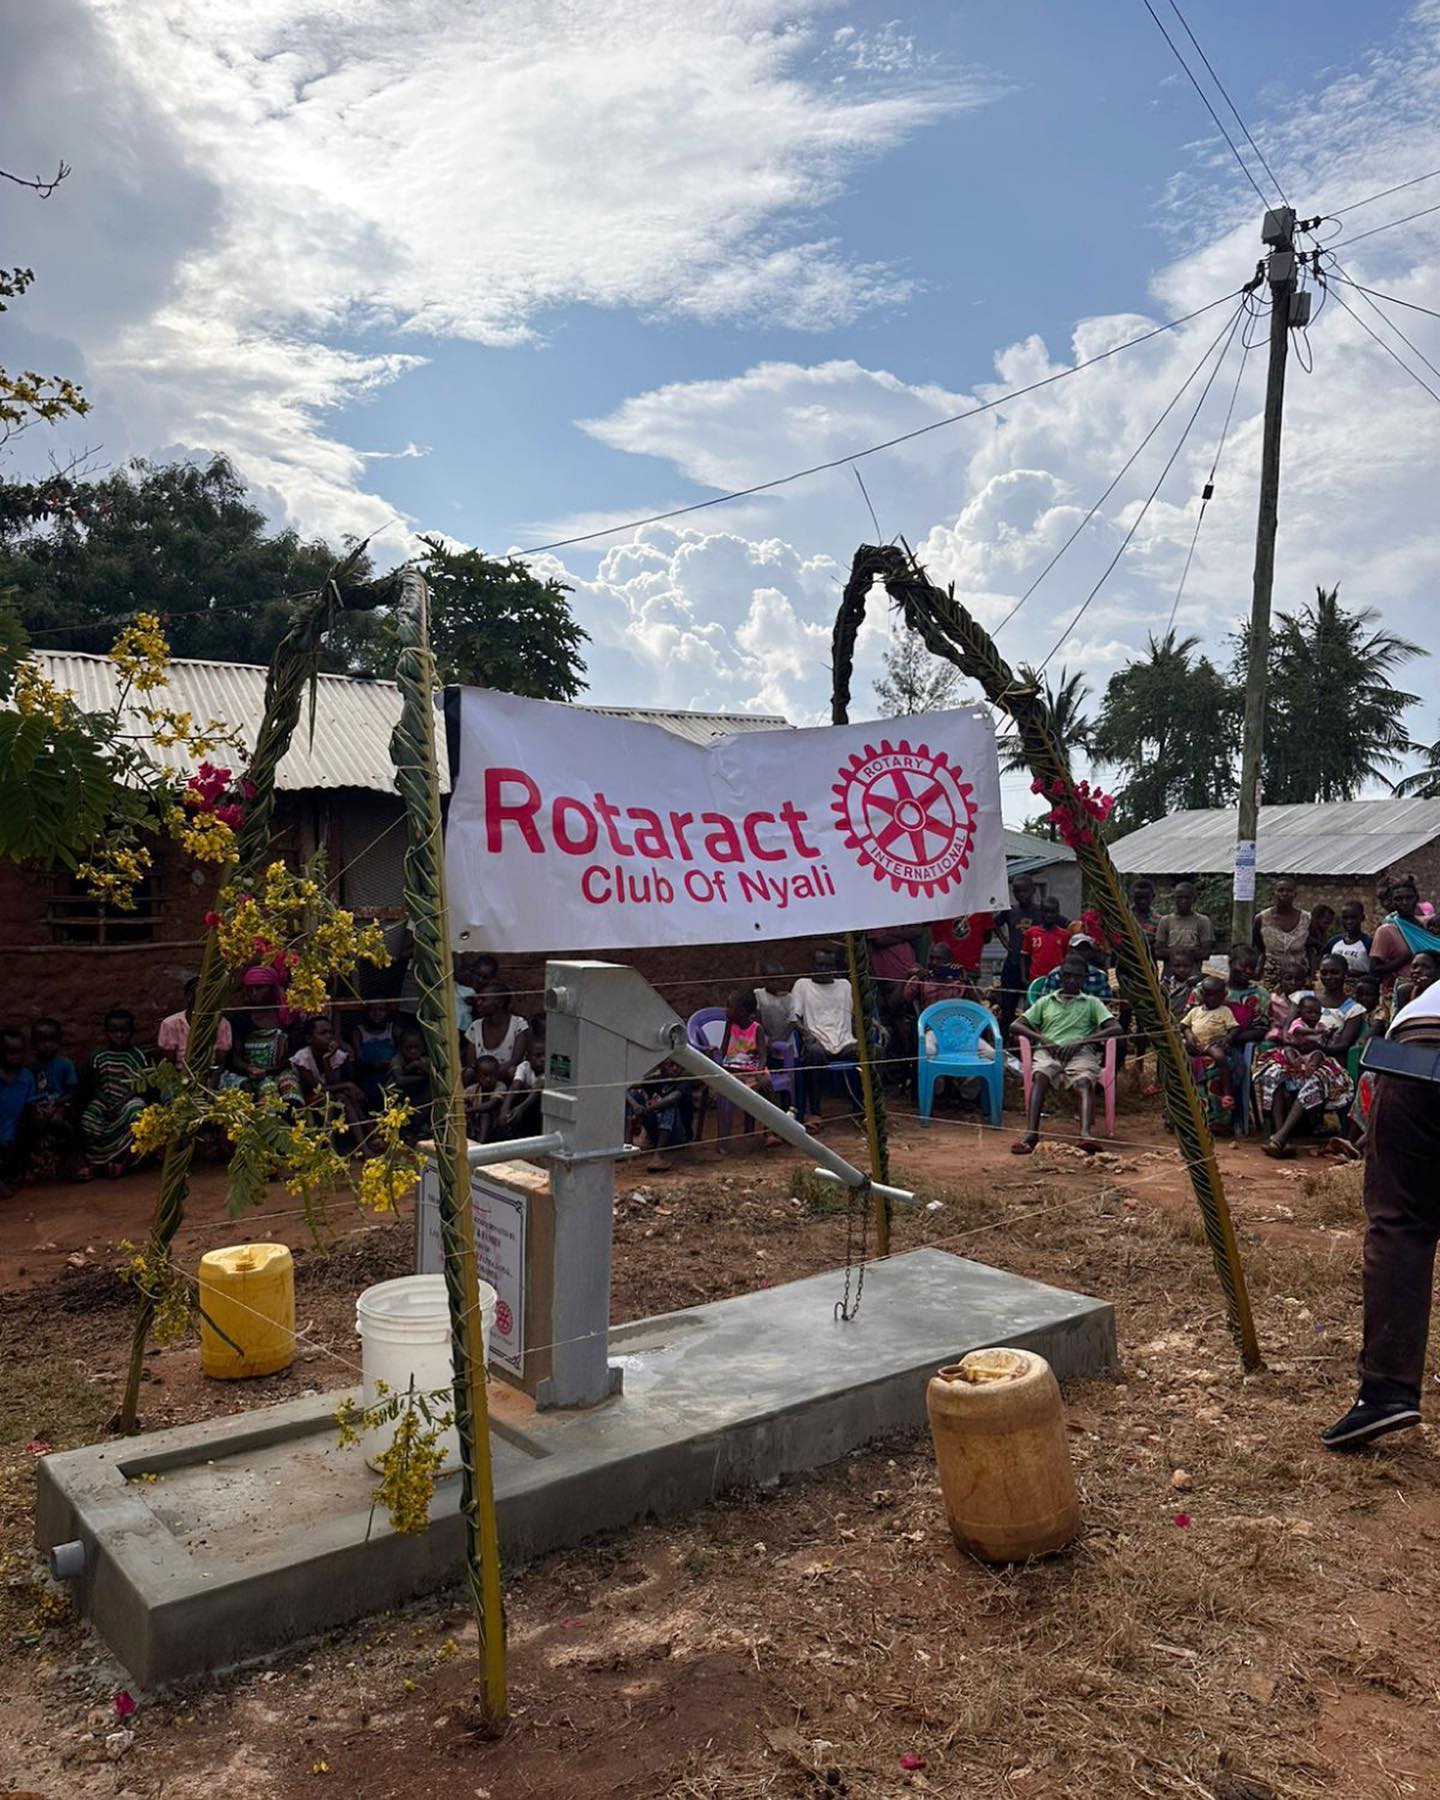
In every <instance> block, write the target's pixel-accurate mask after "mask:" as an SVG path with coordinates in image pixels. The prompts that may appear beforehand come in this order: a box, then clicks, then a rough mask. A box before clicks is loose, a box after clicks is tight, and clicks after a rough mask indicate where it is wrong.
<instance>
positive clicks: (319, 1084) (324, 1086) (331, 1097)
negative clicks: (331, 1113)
mask: <svg viewBox="0 0 1440 1800" xmlns="http://www.w3.org/2000/svg"><path fill="white" fill-rule="evenodd" d="M349 1061H350V1052H349V1051H348V1050H346V1049H344V1048H343V1047H342V1046H341V1045H339V1044H337V1043H336V1042H335V1027H334V1026H333V1025H332V1024H331V1023H330V1020H329V1019H328V1018H326V1017H325V1016H324V1015H323V1014H322V1015H321V1016H320V1017H319V1018H315V1019H310V1020H308V1021H307V1022H306V1025H305V1042H304V1043H303V1044H302V1045H301V1047H300V1048H299V1049H298V1050H297V1051H296V1052H295V1054H294V1055H293V1056H292V1057H291V1058H290V1067H291V1068H292V1069H293V1070H294V1071H295V1075H296V1077H297V1079H298V1080H299V1083H300V1091H301V1093H302V1094H303V1095H304V1096H305V1103H306V1105H307V1106H314V1107H319V1108H322V1109H323V1108H324V1107H325V1106H326V1105H327V1103H328V1102H333V1103H334V1105H335V1107H336V1108H337V1110H338V1111H340V1112H341V1113H342V1114H343V1115H344V1118H345V1137H346V1142H347V1143H348V1144H350V1145H351V1146H352V1147H353V1148H356V1149H358V1148H359V1145H360V1141H361V1139H362V1137H363V1135H364V1134H363V1132H362V1130H361V1126H362V1124H363V1121H364V1119H365V1117H366V1111H367V1108H366V1104H365V1095H364V1092H363V1091H362V1090H361V1088H360V1087H359V1086H357V1084H356V1083H355V1082H353V1081H352V1080H351V1079H350V1073H349V1070H348V1068H347V1066H346V1065H347V1064H348V1063H349Z"/></svg>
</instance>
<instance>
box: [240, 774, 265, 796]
mask: <svg viewBox="0 0 1440 1800" xmlns="http://www.w3.org/2000/svg"><path fill="white" fill-rule="evenodd" d="M240 792H241V793H242V794H243V795H244V796H245V798H246V799H247V800H253V799H254V798H255V796H256V795H257V794H258V793H259V792H260V790H259V788H257V787H256V785H255V783H254V782H253V781H252V780H251V779H250V777H249V776H248V775H247V776H246V777H245V779H244V780H243V781H242V782H241V783H240Z"/></svg>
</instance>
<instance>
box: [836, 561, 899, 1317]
mask: <svg viewBox="0 0 1440 1800" xmlns="http://www.w3.org/2000/svg"><path fill="white" fill-rule="evenodd" d="M848 594H849V590H848V589H847V590H846V598H847V599H848ZM845 605H846V601H845V600H842V602H841V607H840V617H839V618H837V619H836V621H835V655H834V658H833V663H832V668H833V675H832V685H831V690H830V723H831V724H832V725H848V724H849V723H850V670H851V666H852V664H853V662H854V653H853V645H854V641H855V631H858V630H859V625H858V622H857V624H856V625H855V628H854V630H852V631H850V632H849V634H848V641H849V643H850V645H851V651H850V653H849V654H848V655H847V656H845V657H844V658H843V659H842V656H841V654H840V645H841V640H842V635H844V620H845ZM860 610H861V613H862V615H863V613H864V610H865V602H864V599H863V597H862V599H861V601H860ZM845 955H846V958H847V960H848V961H849V964H850V992H851V994H852V996H853V999H854V1005H855V1048H856V1064H857V1066H858V1068H859V1070H860V1098H861V1100H862V1102H863V1103H864V1107H865V1137H866V1140H867V1142H868V1144H869V1147H870V1179H871V1180H872V1181H878V1182H881V1183H882V1184H884V1185H886V1186H888V1185H889V1181H890V1134H889V1132H888V1130H887V1128H886V1120H885V1096H884V1094H883V1092H882V1091H881V1087H880V1082H879V1080H878V1078H877V1076H876V1074H875V1069H874V1066H873V1064H872V1062H871V1057H870V1021H871V1020H872V1019H873V1018H874V1017H875V982H874V977H873V976H872V974H871V970H870V946H869V944H868V943H867V942H866V941H865V938H864V936H863V935H862V934H861V933H860V932H858V931H847V932H846V933H845ZM870 1206H871V1217H872V1219H873V1220H874V1225H875V1254H876V1255H877V1256H888V1255H889V1254H890V1202H889V1200H888V1199H885V1198H884V1197H883V1196H881V1195H880V1194H876V1193H872V1194H871V1196H870ZM856 1303H857V1305H858V1303H859V1300H858V1296H857V1300H856Z"/></svg>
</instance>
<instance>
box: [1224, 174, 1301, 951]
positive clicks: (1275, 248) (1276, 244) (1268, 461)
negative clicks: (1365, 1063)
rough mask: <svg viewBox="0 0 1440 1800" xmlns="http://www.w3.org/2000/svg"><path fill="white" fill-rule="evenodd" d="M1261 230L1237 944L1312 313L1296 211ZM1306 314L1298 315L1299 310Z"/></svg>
mask: <svg viewBox="0 0 1440 1800" xmlns="http://www.w3.org/2000/svg"><path fill="white" fill-rule="evenodd" d="M1260 235H1261V237H1262V239H1263V240H1264V242H1265V243H1266V244H1268V245H1269V247H1270V256H1269V260H1268V264H1267V267H1266V271H1265V273H1266V277H1267V279H1268V280H1269V283H1270V368H1269V373H1268V375H1267V377H1266V382H1265V438H1264V444H1263V447H1262V449H1261V453H1260V513H1259V517H1258V519H1257V521H1256V525H1255V583H1254V589H1253V592H1252V595H1251V601H1250V655H1249V661H1248V663H1247V666H1246V671H1245V723H1244V728H1243V732H1242V736H1241V743H1240V818H1239V823H1238V825H1237V827H1236V832H1235V903H1234V911H1233V912H1232V914H1231V921H1230V937H1231V941H1232V942H1233V943H1237V944H1248V943H1249V941H1250V934H1251V931H1252V929H1253V927H1254V923H1255V839H1256V835H1257V832H1258V830H1259V822H1260V763H1261V752H1262V750H1263V748H1264V743H1265V684H1266V677H1267V674H1268V672H1269V662H1270V592H1271V589H1272V587H1273V586H1274V581H1275V530H1276V526H1277V524H1278V523H1279V516H1280V424H1281V419H1282V416H1283V413H1284V408H1285V358H1286V355H1287V354H1288V352H1289V349H1290V327H1291V326H1292V325H1303V324H1305V323H1306V321H1307V319H1308V315H1309V301H1310V296H1309V295H1308V294H1297V293H1296V291H1295V242H1294V238H1295V210H1294V208H1293V207H1289V206H1277V207H1276V208H1275V209H1274V211H1273V212H1268V213H1266V215H1265V221H1264V224H1263V225H1262V226H1261V230H1260ZM1302 311H1303V312H1304V313H1305V315H1306V317H1305V318H1301V317H1299V316H1298V315H1299V313H1300V312H1302Z"/></svg>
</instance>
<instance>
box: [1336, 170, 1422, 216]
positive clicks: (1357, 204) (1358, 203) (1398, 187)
mask: <svg viewBox="0 0 1440 1800" xmlns="http://www.w3.org/2000/svg"><path fill="white" fill-rule="evenodd" d="M1437 175H1440V169H1430V170H1428V171H1427V172H1426V173H1425V174H1424V175H1416V176H1414V177H1413V179H1411V180H1410V181H1399V182H1396V184H1395V186H1394V187H1388V188H1381V190H1380V192H1379V193H1378V194H1370V195H1369V196H1368V197H1367V198H1366V199H1364V200H1352V201H1351V202H1350V204H1349V205H1348V206H1342V207H1341V208H1340V209H1339V211H1338V212H1333V213H1326V215H1325V217H1326V218H1327V219H1343V218H1344V217H1345V215H1346V213H1352V212H1359V210H1360V208H1361V207H1362V206H1369V205H1370V204H1371V203H1372V202H1373V201H1376V200H1387V199H1388V198H1389V197H1390V195H1391V194H1403V193H1404V191H1405V189H1406V188H1412V187H1419V185H1420V183H1421V182H1422V181H1433V180H1434V179H1435V177H1436V176H1437Z"/></svg>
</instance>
